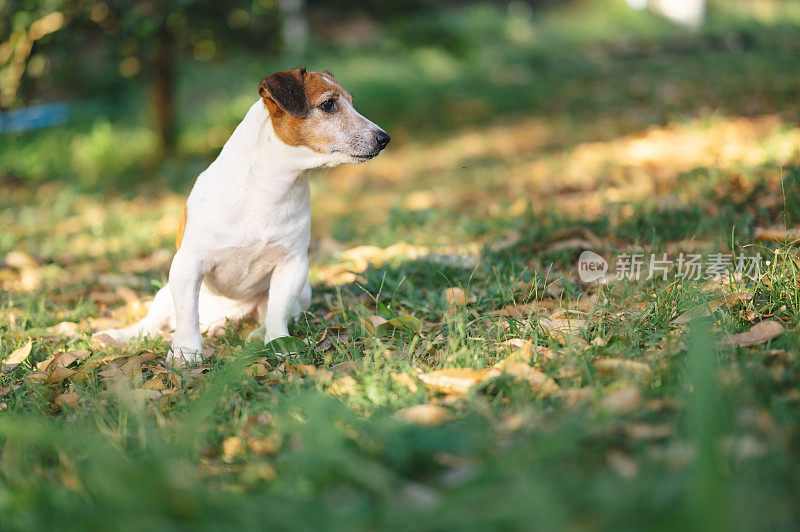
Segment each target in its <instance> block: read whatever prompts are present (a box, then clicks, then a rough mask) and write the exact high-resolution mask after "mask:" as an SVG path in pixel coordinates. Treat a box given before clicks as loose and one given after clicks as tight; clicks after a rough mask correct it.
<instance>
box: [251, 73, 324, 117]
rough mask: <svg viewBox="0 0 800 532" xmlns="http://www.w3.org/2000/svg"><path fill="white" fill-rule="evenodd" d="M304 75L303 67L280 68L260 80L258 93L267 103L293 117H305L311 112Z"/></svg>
mask: <svg viewBox="0 0 800 532" xmlns="http://www.w3.org/2000/svg"><path fill="white" fill-rule="evenodd" d="M305 75H306V69H305V68H295V69H294V70H280V71H278V72H275V73H274V74H272V75H271V76H268V77H266V78H264V79H262V80H261V84H260V85H259V86H258V93H259V94H260V95H261V98H262V99H263V100H264V103H266V104H267V105H269V104H270V103H273V104H274V105H275V106H277V107H278V108H280V109H281V110H282V111H284V112H285V113H288V114H290V115H292V116H293V117H295V118H305V117H307V116H308V113H309V112H311V104H310V103H309V101H308V94H306V86H305V83H304V81H303V78H304V77H305Z"/></svg>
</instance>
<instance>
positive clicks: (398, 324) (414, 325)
mask: <svg viewBox="0 0 800 532" xmlns="http://www.w3.org/2000/svg"><path fill="white" fill-rule="evenodd" d="M398 330H400V331H407V332H413V333H420V332H421V331H422V321H420V319H419V318H415V317H414V316H409V315H404V316H396V317H394V318H392V319H390V320H388V321H386V322H385V323H382V324H380V325H379V326H377V327H375V332H376V333H377V334H379V335H392V334H393V333H394V332H395V331H398Z"/></svg>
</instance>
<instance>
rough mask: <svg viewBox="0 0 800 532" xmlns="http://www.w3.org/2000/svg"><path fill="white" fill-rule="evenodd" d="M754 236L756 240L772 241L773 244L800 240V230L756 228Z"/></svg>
mask: <svg viewBox="0 0 800 532" xmlns="http://www.w3.org/2000/svg"><path fill="white" fill-rule="evenodd" d="M753 236H754V237H755V238H756V240H771V241H773V242H787V241H793V240H800V228H793V229H789V228H785V227H783V228H782V227H759V228H756V230H755V232H754V233H753Z"/></svg>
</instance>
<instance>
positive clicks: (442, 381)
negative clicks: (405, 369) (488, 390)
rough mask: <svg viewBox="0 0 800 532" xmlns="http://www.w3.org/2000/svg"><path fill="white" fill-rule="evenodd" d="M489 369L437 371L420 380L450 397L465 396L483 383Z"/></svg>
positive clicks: (426, 374) (424, 375) (425, 375)
mask: <svg viewBox="0 0 800 532" xmlns="http://www.w3.org/2000/svg"><path fill="white" fill-rule="evenodd" d="M489 371H490V370H488V369H470V368H456V369H437V370H434V371H431V372H429V373H422V374H420V375H419V380H421V381H422V382H423V383H425V386H426V387H428V388H429V389H431V390H433V391H436V392H440V393H443V394H448V395H451V394H452V395H464V394H466V393H467V392H468V391H469V389H470V388H472V387H473V386H474V385H476V384H477V383H479V382H480V381H482V380H483V379H484V378H485V377H486V375H487V374H488V373H489Z"/></svg>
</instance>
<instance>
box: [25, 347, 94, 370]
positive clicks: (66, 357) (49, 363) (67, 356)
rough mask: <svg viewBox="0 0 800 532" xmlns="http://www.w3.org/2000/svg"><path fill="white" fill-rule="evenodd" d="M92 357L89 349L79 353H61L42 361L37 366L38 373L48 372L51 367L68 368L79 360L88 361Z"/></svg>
mask: <svg viewBox="0 0 800 532" xmlns="http://www.w3.org/2000/svg"><path fill="white" fill-rule="evenodd" d="M90 355H91V352H89V350H88V349H79V350H77V351H65V352H63V353H59V354H57V355H55V356H53V357H50V358H48V359H47V360H42V361H41V362H39V363H38V364H36V369H37V370H38V371H47V369H48V368H50V367H55V366H56V365H58V366H62V367H64V368H66V367H67V366H69V365H70V364H72V363H73V362H76V361H78V360H86V359H87V358H89V356H90Z"/></svg>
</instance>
